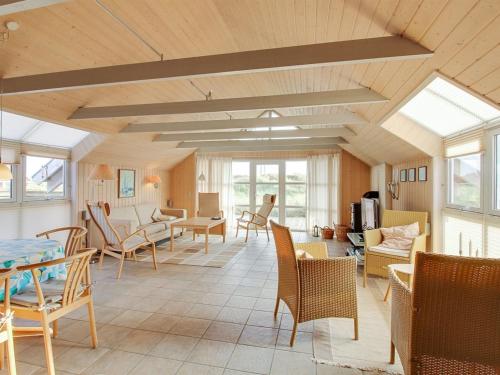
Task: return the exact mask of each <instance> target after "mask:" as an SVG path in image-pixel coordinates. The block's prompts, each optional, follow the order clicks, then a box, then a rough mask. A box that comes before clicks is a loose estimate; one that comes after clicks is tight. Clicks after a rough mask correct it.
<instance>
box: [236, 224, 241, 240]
mask: <svg viewBox="0 0 500 375" xmlns="http://www.w3.org/2000/svg"><path fill="white" fill-rule="evenodd" d="M239 231H240V223H238V224H237V225H236V238H238V233H239Z"/></svg>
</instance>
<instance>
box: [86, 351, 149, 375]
mask: <svg viewBox="0 0 500 375" xmlns="http://www.w3.org/2000/svg"><path fill="white" fill-rule="evenodd" d="M143 358H144V356H143V355H141V354H136V353H130V352H124V351H121V350H113V351H109V352H107V353H106V354H105V355H103V356H102V357H101V358H99V359H98V360H97V361H96V362H95V363H94V364H93V365H92V366H90V367H89V368H88V369H86V370H85V371H84V372H83V374H85V375H104V374H105V375H124V374H127V373H129V372H130V371H131V370H132V369H133V368H134V367H136V366H137V364H138V363H139V362H140V361H141V360H142V359H143Z"/></svg>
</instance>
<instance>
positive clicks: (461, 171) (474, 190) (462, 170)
mask: <svg viewBox="0 0 500 375" xmlns="http://www.w3.org/2000/svg"><path fill="white" fill-rule="evenodd" d="M449 165H450V179H451V183H449V185H450V186H449V188H450V197H449V198H450V203H451V204H454V205H458V206H463V207H471V208H480V207H481V155H480V154H474V155H467V156H461V157H457V158H453V159H450V161H449Z"/></svg>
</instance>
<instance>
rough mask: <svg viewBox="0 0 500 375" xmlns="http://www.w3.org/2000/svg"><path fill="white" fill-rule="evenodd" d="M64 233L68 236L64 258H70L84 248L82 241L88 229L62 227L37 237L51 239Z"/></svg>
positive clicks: (39, 234)
mask: <svg viewBox="0 0 500 375" xmlns="http://www.w3.org/2000/svg"><path fill="white" fill-rule="evenodd" d="M64 232H68V233H67V234H66V245H65V246H64V256H66V257H69V256H71V255H73V254H76V252H77V251H78V250H80V249H81V248H82V239H83V237H84V236H85V235H86V234H87V229H86V228H84V227H77V226H75V227H62V228H56V229H51V230H48V231H46V232H42V233H38V234H37V235H36V236H37V237H45V238H50V236H51V235H56V236H57V235H58V234H61V233H64Z"/></svg>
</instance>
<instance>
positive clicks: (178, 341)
mask: <svg viewBox="0 0 500 375" xmlns="http://www.w3.org/2000/svg"><path fill="white" fill-rule="evenodd" d="M198 341H199V339H197V338H194V337H187V336H178V335H171V334H166V335H165V337H164V338H163V339H162V340H161V341H160V342H159V343H158V344H157V345H156V346H155V347H154V348H153V350H151V353H150V354H152V355H155V356H159V357H163V358H170V359H176V360H179V361H184V360H186V358H187V357H188V356H189V354H190V353H191V351H192V350H193V348H194V347H195V345H196V344H197V343H198Z"/></svg>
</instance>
